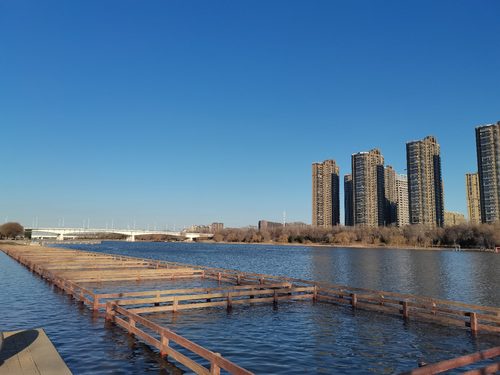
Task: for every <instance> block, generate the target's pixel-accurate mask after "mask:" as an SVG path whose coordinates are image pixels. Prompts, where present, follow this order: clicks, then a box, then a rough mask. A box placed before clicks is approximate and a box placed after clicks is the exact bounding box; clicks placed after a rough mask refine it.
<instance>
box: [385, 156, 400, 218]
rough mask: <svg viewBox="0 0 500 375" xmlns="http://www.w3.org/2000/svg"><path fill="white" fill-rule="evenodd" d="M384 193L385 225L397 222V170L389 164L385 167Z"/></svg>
mask: <svg viewBox="0 0 500 375" xmlns="http://www.w3.org/2000/svg"><path fill="white" fill-rule="evenodd" d="M384 194H385V222H384V224H385V225H392V224H396V221H397V211H396V206H397V201H398V196H397V191H396V171H395V170H394V169H393V168H392V167H391V166H390V165H388V166H387V167H385V169H384Z"/></svg>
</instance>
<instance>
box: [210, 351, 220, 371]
mask: <svg viewBox="0 0 500 375" xmlns="http://www.w3.org/2000/svg"><path fill="white" fill-rule="evenodd" d="M214 354H215V355H216V356H217V357H220V353H214ZM210 375H220V367H219V366H218V365H217V363H215V360H211V361H210Z"/></svg>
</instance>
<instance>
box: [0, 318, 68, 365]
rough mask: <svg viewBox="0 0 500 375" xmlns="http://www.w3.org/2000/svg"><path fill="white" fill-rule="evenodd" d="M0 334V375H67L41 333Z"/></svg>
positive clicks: (29, 331) (31, 331)
mask: <svg viewBox="0 0 500 375" xmlns="http://www.w3.org/2000/svg"><path fill="white" fill-rule="evenodd" d="M3 334H4V347H3V349H2V351H1V352H0V375H28V374H29V375H71V371H70V370H69V368H68V366H66V363H64V361H63V359H62V358H61V356H60V355H59V353H58V352H57V350H56V348H55V347H54V345H53V344H52V342H51V341H50V340H49V338H48V337H47V335H46V334H45V332H44V330H43V329H40V328H38V329H30V330H25V331H16V332H4V333H3Z"/></svg>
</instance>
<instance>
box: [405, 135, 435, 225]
mask: <svg viewBox="0 0 500 375" xmlns="http://www.w3.org/2000/svg"><path fill="white" fill-rule="evenodd" d="M406 163H407V171H408V203H409V210H410V224H423V225H427V226H430V227H436V226H438V227H442V226H443V225H444V197H443V181H442V178H441V156H440V147H439V143H438V142H437V140H436V138H435V137H432V136H428V137H425V138H424V139H422V140H419V141H412V142H408V143H407V144H406Z"/></svg>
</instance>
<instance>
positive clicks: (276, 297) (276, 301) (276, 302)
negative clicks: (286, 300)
mask: <svg viewBox="0 0 500 375" xmlns="http://www.w3.org/2000/svg"><path fill="white" fill-rule="evenodd" d="M273 304H274V306H276V305H277V304H278V293H276V289H274V294H273Z"/></svg>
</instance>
